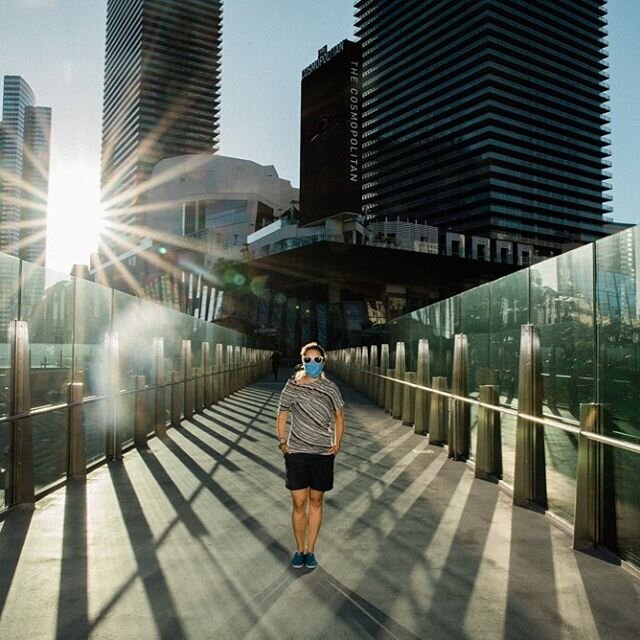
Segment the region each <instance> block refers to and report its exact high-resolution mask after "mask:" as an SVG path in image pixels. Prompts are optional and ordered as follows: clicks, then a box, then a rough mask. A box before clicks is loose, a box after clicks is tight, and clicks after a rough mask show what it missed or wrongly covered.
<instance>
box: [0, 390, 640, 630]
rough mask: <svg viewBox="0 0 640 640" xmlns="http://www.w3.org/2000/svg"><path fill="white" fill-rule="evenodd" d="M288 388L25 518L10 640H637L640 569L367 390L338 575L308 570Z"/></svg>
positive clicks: (340, 498)
mask: <svg viewBox="0 0 640 640" xmlns="http://www.w3.org/2000/svg"><path fill="white" fill-rule="evenodd" d="M281 386H282V385H281V383H275V382H270V381H267V380H263V381H261V382H259V383H255V384H253V385H251V386H249V387H246V388H244V389H242V390H240V391H238V392H236V393H234V394H232V395H230V396H229V397H227V398H226V399H225V400H223V401H222V402H220V403H219V404H216V405H214V406H213V408H212V409H207V410H205V411H204V412H203V413H202V414H196V415H194V416H193V418H191V419H189V420H187V421H185V422H183V423H182V426H181V427H180V428H175V429H170V430H169V431H168V432H167V435H166V437H162V438H160V437H158V438H153V439H151V440H150V441H149V448H148V450H142V451H138V450H133V451H130V452H129V453H127V454H125V456H124V459H123V460H121V461H115V462H110V463H108V464H105V465H103V466H101V467H99V468H98V469H97V470H95V471H93V472H92V473H90V474H89V475H88V477H87V479H86V481H71V482H70V483H69V484H67V485H66V486H65V487H64V488H62V489H59V490H57V491H55V492H53V493H51V494H49V495H48V496H46V497H45V498H43V499H42V500H41V501H39V502H38V503H37V507H36V509H35V511H30V510H20V509H16V510H13V511H11V512H10V513H8V514H7V516H6V518H5V519H4V521H2V522H0V610H1V612H2V614H1V616H0V638H4V639H11V640H14V639H22V638H24V639H27V638H28V639H30V640H31V639H33V640H36V639H47V638H60V639H64V640H72V639H75V638H77V639H80V638H82V639H84V638H101V639H111V638H126V639H134V638H144V639H149V638H166V639H169V638H171V639H176V638H193V639H200V638H202V639H209V638H211V639H215V640H218V639H220V640H222V639H226V638H252V639H256V640H264V639H274V640H276V639H277V640H280V639H284V638H296V639H303V640H304V639H307V638H309V639H312V638H323V639H324V638H330V639H332V640H336V639H340V638H345V639H347V638H348V639H352V638H355V639H357V638H384V639H387V638H388V639H392V638H393V639H403V640H404V639H416V638H420V639H427V638H428V639H438V638H447V639H457V638H465V639H478V640H489V639H493V638H496V639H497V638H508V639H512V638H513V639H523V638H532V639H536V640H538V639H555V638H558V639H570V638H576V639H580V640H589V639H592V638H603V639H607V640H609V639H611V640H614V639H615V640H624V639H626V638H629V639H632V638H633V639H634V640H635V639H636V638H637V637H638V629H639V628H640V611H639V607H638V604H639V603H640V579H638V578H637V577H636V576H634V575H632V574H631V573H629V572H627V571H626V570H625V569H623V568H621V567H620V566H618V565H617V564H616V562H615V559H613V558H609V557H607V556H604V555H599V554H598V553H593V554H590V553H583V552H575V551H573V550H572V549H571V542H572V540H571V537H570V535H569V534H568V533H567V532H565V531H564V530H562V528H559V527H558V526H556V524H555V523H554V522H553V521H552V520H551V519H550V518H549V517H546V516H545V515H544V514H543V513H538V512H535V511H533V510H528V509H523V508H518V507H513V506H512V502H511V500H510V498H509V497H508V496H507V495H506V494H505V493H503V492H502V491H501V490H500V488H499V486H498V485H497V484H494V483H492V482H487V481H482V480H477V479H475V478H474V475H473V473H472V472H471V470H470V469H469V467H468V466H467V465H466V464H464V463H461V462H454V461H452V460H449V459H447V456H446V453H445V451H444V449H442V448H441V447H436V446H430V445H429V444H428V440H427V439H426V438H425V437H423V436H419V435H415V434H414V433H413V430H412V429H409V428H408V427H404V426H402V424H401V423H400V422H399V421H398V420H393V419H392V418H391V417H390V416H388V415H387V414H386V413H384V412H383V411H382V410H380V409H379V408H378V407H377V406H374V405H373V404H372V403H370V402H369V401H368V400H367V399H365V398H364V397H363V396H361V395H359V394H357V393H355V392H353V391H351V390H350V389H348V388H343V392H344V395H345V399H346V402H347V408H346V425H347V432H346V436H345V440H344V444H343V450H342V451H341V453H340V455H339V456H338V458H337V464H336V489H335V490H334V491H332V492H331V493H330V494H328V496H327V501H326V509H325V521H324V525H323V529H322V531H321V533H320V540H319V545H318V549H317V551H318V558H319V561H320V567H319V568H318V569H317V570H315V571H313V572H309V571H307V570H304V569H303V570H299V571H295V570H293V569H291V568H290V567H289V566H288V562H289V557H290V553H291V550H292V548H293V539H292V534H291V529H290V500H289V495H288V492H287V491H286V489H285V487H284V478H283V465H282V458H281V454H280V453H279V451H278V449H277V447H276V440H275V431H274V416H275V409H276V406H277V398H278V395H279V392H280V389H281Z"/></svg>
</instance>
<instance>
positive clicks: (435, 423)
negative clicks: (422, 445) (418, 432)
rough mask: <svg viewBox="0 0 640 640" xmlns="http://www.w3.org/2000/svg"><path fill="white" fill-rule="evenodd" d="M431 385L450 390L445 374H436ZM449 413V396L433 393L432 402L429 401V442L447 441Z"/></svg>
mask: <svg viewBox="0 0 640 640" xmlns="http://www.w3.org/2000/svg"><path fill="white" fill-rule="evenodd" d="M431 387H432V388H433V389H436V390H437V391H448V389H447V378H446V377H445V376H434V377H433V378H432V380H431ZM448 414H449V400H448V398H447V397H446V396H441V395H440V394H438V393H433V394H431V402H430V403H429V444H435V443H438V444H443V443H446V442H447V432H448V428H447V425H448V422H449V416H448Z"/></svg>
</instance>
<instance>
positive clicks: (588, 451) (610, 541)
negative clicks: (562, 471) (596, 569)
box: [573, 404, 617, 550]
mask: <svg viewBox="0 0 640 640" xmlns="http://www.w3.org/2000/svg"><path fill="white" fill-rule="evenodd" d="M608 419H609V411H608V407H607V406H606V405H603V404H581V405H580V428H581V429H582V430H583V431H585V432H588V433H597V434H600V435H604V433H605V431H606V429H605V427H606V422H607V420H608ZM614 453H615V452H614V451H613V450H611V448H610V447H608V446H607V445H605V444H602V443H600V442H594V441H593V440H590V439H589V438H588V437H587V436H584V435H579V436H578V465H577V473H576V506H575V518H574V526H573V547H574V548H575V549H583V548H587V547H592V546H594V545H605V546H607V547H609V548H610V549H612V550H616V548H617V527H616V499H615V484H614V483H615V480H614V478H615V476H614V464H613V462H614V460H613V457H614Z"/></svg>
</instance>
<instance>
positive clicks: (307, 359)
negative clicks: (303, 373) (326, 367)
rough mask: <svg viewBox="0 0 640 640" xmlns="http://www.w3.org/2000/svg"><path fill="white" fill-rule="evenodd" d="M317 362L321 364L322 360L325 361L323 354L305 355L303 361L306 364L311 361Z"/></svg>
mask: <svg viewBox="0 0 640 640" xmlns="http://www.w3.org/2000/svg"><path fill="white" fill-rule="evenodd" d="M312 360H313V361H314V362H317V363H318V364H320V363H321V362H324V357H323V356H315V357H313V358H312V357H311V356H304V357H303V358H302V362H304V363H305V364H309V363H310V362H311V361H312Z"/></svg>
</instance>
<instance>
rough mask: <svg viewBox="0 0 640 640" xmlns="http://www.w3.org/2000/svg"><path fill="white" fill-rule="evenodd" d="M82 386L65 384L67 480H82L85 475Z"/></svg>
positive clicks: (76, 383) (79, 384)
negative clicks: (67, 428)
mask: <svg viewBox="0 0 640 640" xmlns="http://www.w3.org/2000/svg"><path fill="white" fill-rule="evenodd" d="M83 395H84V385H83V384H82V382H71V383H69V384H67V402H68V403H69V405H74V406H69V422H68V425H69V431H68V433H69V436H68V438H69V466H68V468H67V476H68V477H69V478H84V477H85V476H86V475H87V450H86V446H85V437H84V427H83V425H82V405H81V404H76V403H80V402H82V397H83Z"/></svg>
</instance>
